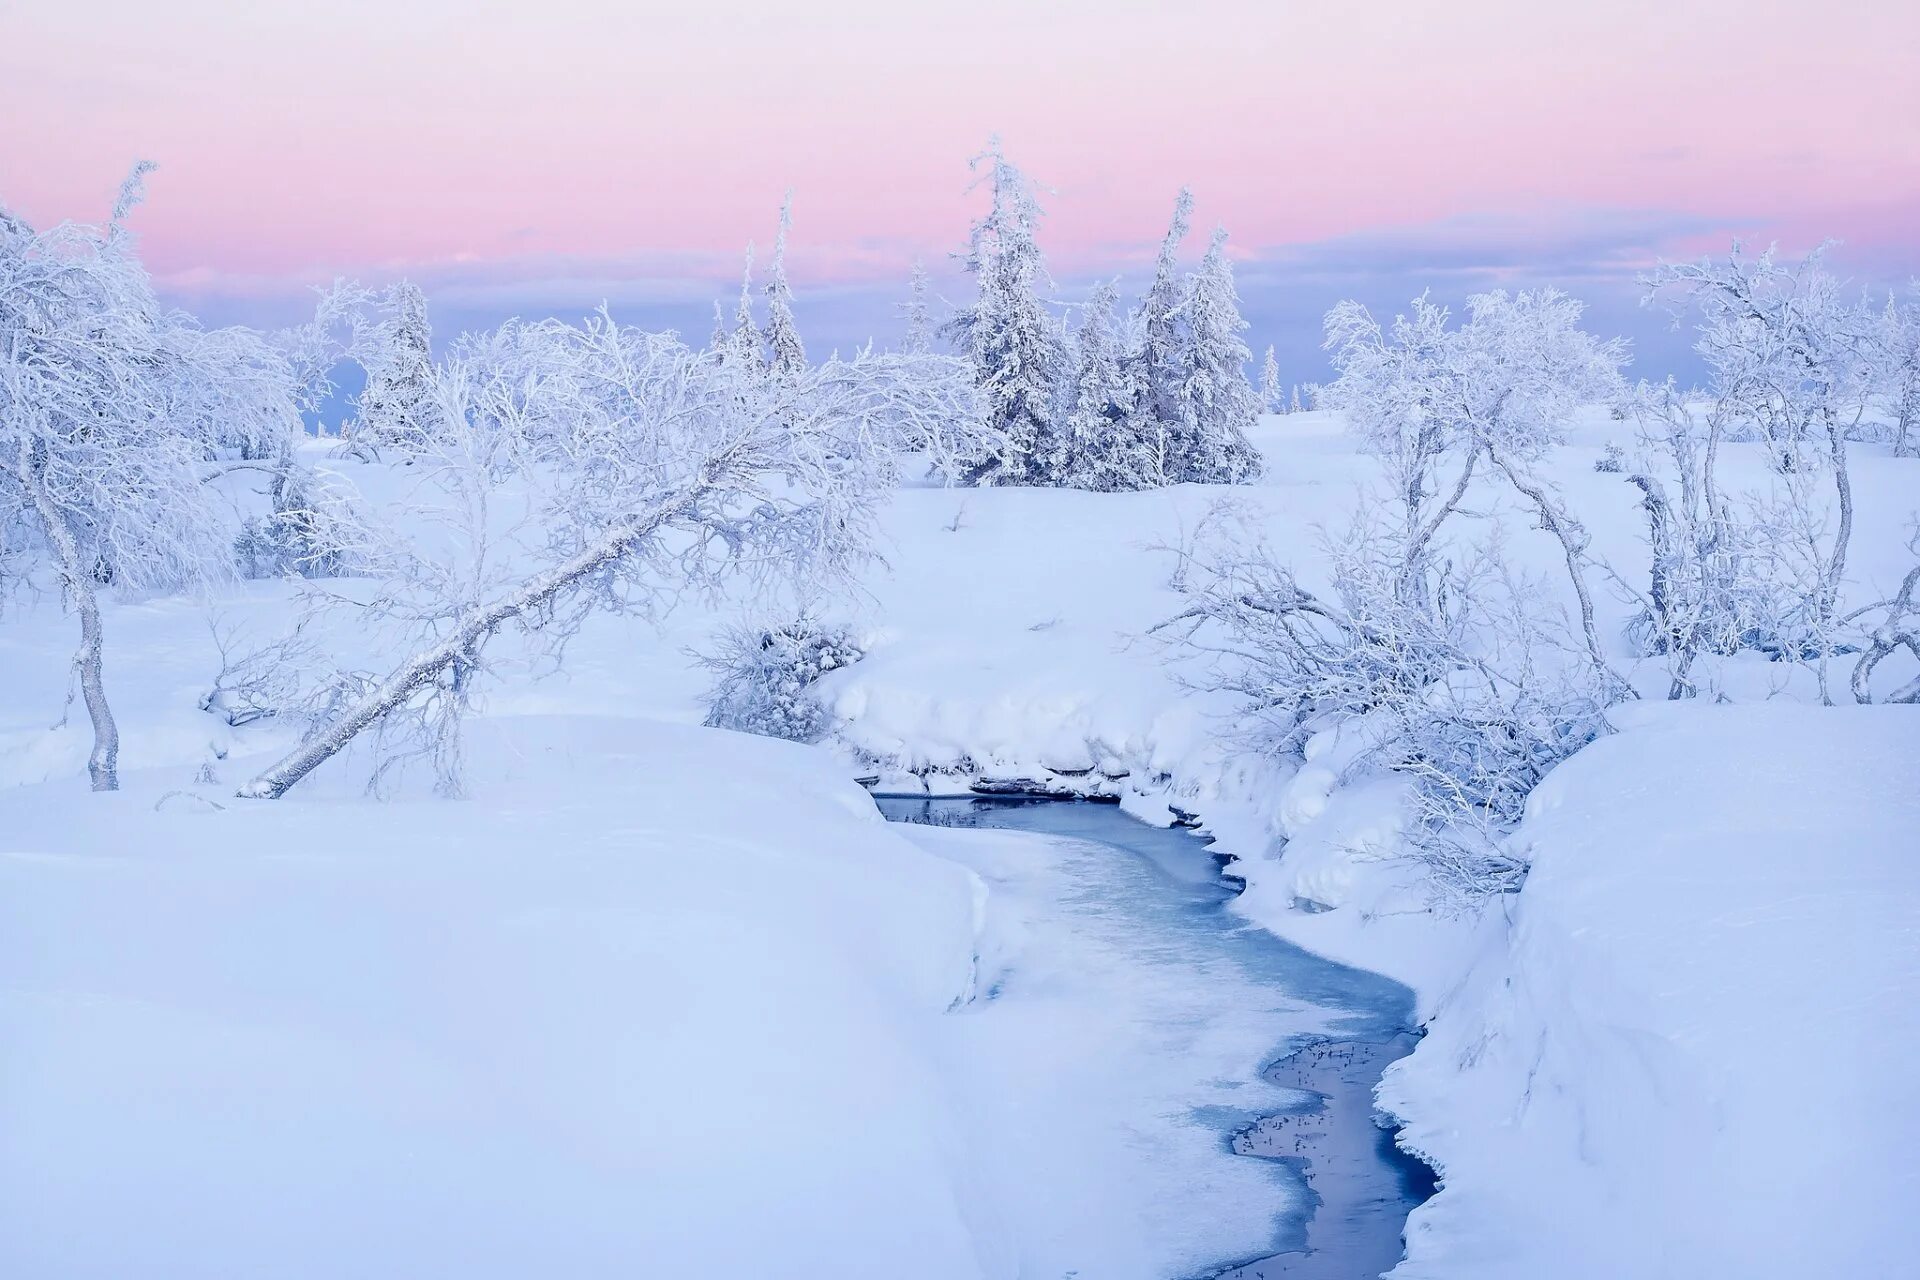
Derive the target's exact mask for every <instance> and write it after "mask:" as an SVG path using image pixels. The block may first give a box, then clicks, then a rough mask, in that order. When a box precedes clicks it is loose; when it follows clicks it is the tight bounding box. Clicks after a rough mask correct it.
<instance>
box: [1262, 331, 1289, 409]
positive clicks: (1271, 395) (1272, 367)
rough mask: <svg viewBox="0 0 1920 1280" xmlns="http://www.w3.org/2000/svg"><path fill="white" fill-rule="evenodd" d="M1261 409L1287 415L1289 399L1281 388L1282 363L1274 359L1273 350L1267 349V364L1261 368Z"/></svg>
mask: <svg viewBox="0 0 1920 1280" xmlns="http://www.w3.org/2000/svg"><path fill="white" fill-rule="evenodd" d="M1260 407H1261V408H1262V409H1264V410H1266V411H1267V412H1268V413H1285V412H1286V411H1287V397H1286V392H1285V390H1284V389H1283V388H1282V387H1281V386H1280V362H1279V361H1278V360H1276V359H1275V358H1274V355H1273V348H1272V347H1271V346H1269V347H1268V348H1267V359H1266V363H1265V364H1263V365H1261V366H1260Z"/></svg>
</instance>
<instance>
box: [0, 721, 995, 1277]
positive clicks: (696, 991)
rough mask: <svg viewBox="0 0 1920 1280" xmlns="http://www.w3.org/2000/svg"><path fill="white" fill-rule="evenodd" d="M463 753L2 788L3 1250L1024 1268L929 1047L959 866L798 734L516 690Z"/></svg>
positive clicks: (322, 1263) (605, 1266) (226, 1266)
mask: <svg viewBox="0 0 1920 1280" xmlns="http://www.w3.org/2000/svg"><path fill="white" fill-rule="evenodd" d="M474 764H475V782H476V785H475V787H474V793H475V794H476V795H478V796H481V797H484V798H483V799H479V800H474V801H469V802H438V801H426V802H417V803H415V802H397V803H392V804H374V803H368V802H365V801H362V800H358V799H346V798H343V797H339V796H328V795H326V794H324V792H321V793H316V795H315V796H313V797H310V798H306V799H292V798H290V799H288V800H286V801H282V802H278V803H263V802H241V801H233V800H230V799H227V794H228V789H226V788H219V787H201V788H198V790H199V791H200V792H201V793H202V794H204V795H206V796H210V797H215V798H217V799H219V800H220V801H221V802H223V803H225V804H226V805H227V807H226V808H225V809H223V810H216V809H213V808H212V807H210V806H209V805H208V804H207V803H205V802H202V801H196V800H193V799H191V798H189V797H186V796H184V795H178V794H176V795H174V796H172V797H171V798H169V799H165V800H164V801H163V802H162V803H160V805H159V808H158V810H157V811H156V801H159V800H161V793H162V792H163V791H164V790H166V789H167V788H171V787H178V786H181V785H183V784H184V783H185V779H184V777H180V778H175V777H173V776H172V775H171V774H168V773H163V774H159V775H156V774H138V773H136V774H134V775H132V776H131V777H130V778H128V780H127V781H128V784H129V785H128V789H127V790H126V791H124V792H122V793H120V794H118V795H114V796H107V797H100V796H93V797H89V796H87V794H86V793H85V792H84V791H83V790H82V789H81V787H82V785H83V784H82V783H81V782H79V781H78V780H75V779H71V778H70V779H68V780H66V781H63V782H60V783H56V784H48V785H45V786H36V787H22V788H16V789H13V790H11V791H7V792H3V793H0V832H4V835H0V974H4V982H3V983H0V1133H4V1134H5V1135H6V1138H5V1141H4V1142H0V1273H4V1274H7V1275H10V1276H23V1277H24V1276H34V1277H55V1276H58V1277H63V1278H68V1280H78V1278H80V1277H101V1278H102V1280H105V1278H107V1277H115V1278H118V1277H125V1276H135V1275H137V1276H147V1277H156V1278H158V1277H167V1276H177V1277H182V1278H183V1280H184V1278H185V1277H194V1278H195V1280H209V1278H212V1277H230V1276H231V1277H237V1276H243V1275H244V1276H253V1275H263V1274H269V1275H273V1276H276V1277H299V1276H313V1277H337V1276H345V1275H357V1276H396V1277H398V1276H420V1275H460V1276H530V1275H615V1274H627V1275H693V1274H707V1275H754V1274H764V1275H821V1276H825V1275H890V1274H898V1272H899V1268H900V1267H902V1266H908V1267H910V1269H912V1270H913V1271H914V1272H915V1273H916V1274H921V1275H929V1276H951V1277H974V1276H982V1275H989V1274H1005V1271H1004V1269H996V1267H995V1266H994V1263H993V1259H992V1258H991V1257H990V1256H989V1257H981V1256H980V1250H982V1249H986V1250H989V1251H990V1250H992V1249H994V1248H996V1247H998V1248H1004V1247H1005V1246H1004V1244H1003V1243H1002V1242H999V1241H997V1240H996V1238H995V1236H994V1235H993V1233H992V1232H990V1231H985V1232H983V1231H979V1230H977V1227H978V1226H979V1224H978V1223H977V1222H976V1221H974V1220H973V1216H972V1215H989V1214H990V1213H991V1200H990V1196H989V1195H988V1193H987V1191H986V1190H985V1189H983V1188H980V1187H977V1186H969V1185H967V1184H966V1182H965V1180H964V1179H965V1175H966V1171H967V1170H968V1168H969V1167H970V1162H971V1157H970V1155H969V1142H970V1138H969V1136H968V1129H969V1124H968V1122H967V1120H966V1117H965V1116H964V1115H962V1114H961V1113H960V1104H959V1102H958V1100H957V1099H958V1097H959V1095H958V1094H957V1092H956V1091H955V1089H954V1088H953V1081H952V1079H951V1076H950V1071H951V1065H952V1064H951V1063H950V1061H948V1060H947V1059H945V1058H943V1057H942V1055H941V1053H940V1052H939V1047H938V1046H939V1042H938V1039H937V1037H938V1034H939V1029H940V1024H941V1022H942V1019H943V1017H944V1014H945V1010H946V1009H947V1008H948V1006H949V1005H950V1004H952V1003H953V1001H954V1000H955V999H956V998H958V997H960V996H962V995H963V994H964V992H965V990H966V988H967V983H968V981H969V969H970V964H971V954H972V950H973V939H972V931H973V927H974V924H973V913H974V891H975V884H976V881H975V880H974V878H973V877H972V876H971V875H970V873H968V872H966V871H965V870H963V869H961V868H960V867H958V866H955V865H954V864H952V863H950V862H947V861H944V860H941V859H938V858H935V857H931V856H928V855H925V854H922V853H921V852H920V851H919V850H918V849H916V848H915V846H914V845H912V844H911V843H909V842H907V841H905V840H903V839H901V838H899V837H898V836H897V835H896V834H895V832H894V830H893V829H890V828H888V827H887V826H886V825H885V824H883V823H882V822H881V820H880V818H879V816H878V815H877V814H876V813H874V811H873V807H872V804H871V802H870V801H868V800H867V798H866V797H865V796H864V795H863V794H862V793H861V792H860V791H859V789H858V788H857V787H854V786H853V785H852V784H851V783H849V782H847V781H846V780H845V779H844V778H843V777H840V776H838V773H839V771H838V770H837V769H836V768H835V767H834V766H833V764H832V762H831V761H830V760H828V759H826V758H825V757H824V756H822V755H821V754H819V753H817V752H811V751H807V750H803V749H799V748H794V747H790V746H788V745H786V744H781V743H771V742H767V741H764V740H759V739H751V738H745V737H741V736H738V735H731V734H722V733H719V732H714V731H702V730H693V729H677V728H672V727H665V726H659V725H646V724H640V723H632V722H620V721H612V720H594V719H588V718H582V717H569V718H556V719H545V720H542V719H511V720H502V721H495V722H482V723H481V724H479V725H477V726H476V728H475V732H474ZM748 798H751V801H752V803H743V800H746V799H748Z"/></svg>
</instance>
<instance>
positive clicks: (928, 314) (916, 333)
mask: <svg viewBox="0 0 1920 1280" xmlns="http://www.w3.org/2000/svg"><path fill="white" fill-rule="evenodd" d="M902 310H904V311H905V312H906V316H907V336H906V338H905V339H904V340H903V341H902V342H901V344H900V349H901V351H903V352H905V353H906V354H907V355H910V356H923V355H926V354H927V353H928V352H929V351H931V350H933V309H932V307H931V306H930V305H929V304H928V302H927V268H926V266H925V264H923V263H922V262H921V261H920V260H919V259H918V258H915V259H914V260H913V283H912V284H911V285H909V286H908V289H907V301H906V305H905V306H904V307H903V308H902Z"/></svg>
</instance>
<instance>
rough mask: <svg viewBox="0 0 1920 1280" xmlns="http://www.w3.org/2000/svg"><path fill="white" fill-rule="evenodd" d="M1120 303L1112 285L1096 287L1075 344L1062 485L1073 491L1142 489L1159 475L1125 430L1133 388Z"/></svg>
mask: <svg viewBox="0 0 1920 1280" xmlns="http://www.w3.org/2000/svg"><path fill="white" fill-rule="evenodd" d="M1118 303H1119V294H1118V293H1117V291H1116V290H1115V289H1114V286H1113V284H1112V282H1111V281H1102V282H1101V283H1100V284H1098V285H1096V286H1095V287H1094V290H1093V295H1092V297H1090V298H1089V299H1088V300H1087V305H1086V308H1085V310H1084V312H1083V314H1082V318H1081V322H1080V332H1079V335H1078V338H1077V340H1076V343H1075V346H1076V348H1077V350H1078V353H1079V357H1080V364H1079V369H1078V370H1077V372H1076V374H1075V376H1074V378H1073V407H1072V410H1071V412H1070V413H1069V414H1068V417H1067V425H1066V431H1065V432H1064V433H1063V442H1064V443H1063V449H1062V454H1063V456H1062V459H1061V480H1062V483H1065V484H1068V485H1072V486H1074V487H1075V488H1080V489H1095V490H1100V491H1102V492H1114V491H1118V490H1126V489H1138V488H1142V487H1144V485H1145V484H1146V483H1148V480H1147V477H1149V476H1151V475H1153V474H1154V473H1155V465H1154V464H1155V460H1154V459H1151V458H1144V457H1142V456H1140V455H1141V447H1140V444H1141V442H1140V441H1139V440H1138V439H1137V438H1136V437H1135V436H1134V435H1133V434H1132V433H1131V432H1130V431H1129V430H1128V429H1127V427H1128V416H1129V409H1130V399H1129V397H1130V394H1131V385H1130V383H1129V382H1128V379H1127V374H1126V369H1125V367H1124V365H1123V363H1122V354H1121V350H1120V340H1119V334H1118V333H1117V332H1116V331H1115V325H1116V320H1115V314H1114V313H1115V310H1116V308H1117V307H1118Z"/></svg>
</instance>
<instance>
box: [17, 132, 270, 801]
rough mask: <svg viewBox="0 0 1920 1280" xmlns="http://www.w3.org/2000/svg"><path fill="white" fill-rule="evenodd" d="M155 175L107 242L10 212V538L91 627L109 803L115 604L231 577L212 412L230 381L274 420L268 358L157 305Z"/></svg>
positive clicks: (129, 196) (86, 647)
mask: <svg viewBox="0 0 1920 1280" xmlns="http://www.w3.org/2000/svg"><path fill="white" fill-rule="evenodd" d="M150 168H151V166H150V165H139V166H136V167H135V169H134V171H133V173H132V175H131V176H130V177H129V178H128V179H127V182H126V184H125V185H124V186H123V187H122V188H121V191H120V196H119V199H118V200H117V201H116V202H115V204H114V209H113V215H112V218H111V220H110V221H109V222H108V224H107V226H106V227H105V228H96V227H89V226H79V225H76V224H72V223H62V224H61V225H59V226H56V227H54V228H52V229H51V230H49V231H45V232H35V231H34V230H33V229H32V228H30V227H29V226H28V225H27V224H26V223H25V222H23V221H21V220H20V219H18V218H16V217H13V216H11V215H9V214H4V213H0V527H5V526H7V525H12V526H13V527H16V528H19V529H22V530H23V531H24V532H25V534H26V536H27V537H30V538H31V539H33V540H34V542H35V544H36V545H37V547H38V548H39V549H41V550H44V552H45V553H46V555H47V557H48V559H49V560H50V561H51V564H52V568H53V570H54V573H55V575H56V577H57V579H58V581H59V584H60V588H61V593H62V595H63V597H64V598H65V601H66V603H67V605H68V607H69V608H71V609H72V610H73V611H74V612H75V613H76V614H77V615H78V617H79V621H80V647H79V649H78V651H77V652H76V653H75V655H74V673H75V676H76V678H77V681H78V684H79V688H80V693H81V697H82V700H83V701H84V703H85V705H86V708H87V714H88V717H89V719H90V720H91V722H92V727H93V750H92V754H91V756H90V757H89V759H88V762H87V770H88V774H89V776H90V778H91V781H92V784H93V787H94V789H95V790H97V791H104V790H112V789H114V788H115V787H116V786H117V785H118V760H119V747H120V737H119V730H118V727H117V726H116V724H115V721H114V717H113V711H112V708H111V706H110V705H109V703H108V701H107V694H106V682H105V678H104V667H105V656H104V655H105V636H104V630H103V618H102V610H101V607H100V592H101V590H102V589H103V588H106V587H109V586H112V587H117V588H122V589H131V590H140V589H148V588H159V587H169V586H177V585H180V584H183V583H187V582H191V581H194V580H196V579H199V578H202V577H206V576H212V575H217V574H218V573H220V572H222V571H224V570H225V568H226V567H227V564H228V561H227V546H226V537H225V534H224V532H223V530H222V528H221V524H220V519H219V512H218V509H217V507H216V506H215V503H214V499H213V496H212V494H211V491H210V490H209V488H208V487H207V485H206V484H205V483H204V482H203V479H204V477H203V463H204V461H205V460H206V457H207V452H208V443H209V441H208V436H207V431H208V427H209V424H208V422H207V420H206V417H205V410H206V409H207V407H208V406H209V405H212V404H215V403H218V402H219V396H220V395H221V394H222V393H221V392H220V391H218V390H216V389H210V388H209V387H208V386H207V385H205V384H209V383H218V382H220V381H221V380H224V379H231V380H233V383H235V384H240V385H242V386H243V387H244V388H246V391H245V394H244V395H243V396H242V397H241V401H242V402H243V403H247V404H251V405H253V407H254V409H255V410H259V409H260V408H261V405H260V403H259V402H258V401H257V399H256V396H257V393H258V387H259V384H260V379H259V378H258V377H257V370H255V369H254V368H252V367H251V365H250V364H249V363H248V362H249V361H252V360H254V359H255V358H256V357H260V353H259V351H258V349H256V347H255V346H254V344H251V343H246V344H243V343H240V342H239V341H238V340H237V337H236V335H231V334H229V335H226V336H225V337H219V336H216V335H208V334H205V333H202V332H201V331H199V330H198V329H197V328H196V327H194V326H193V325H192V323H191V321H189V320H188V319H186V318H185V317H182V316H179V315H177V314H174V313H170V312H168V311H166V310H165V309H163V308H162V307H161V306H160V304H159V303H158V301H157V300H156V299H155V297H154V295H153V290H152V286H151V284H150V282H149V280H148V277H147V272H146V270H145V268H144V267H143V266H142V265H141V262H140V259H139V257H138V255H137V254H136V253H135V250H134V244H133V238H132V236H131V235H130V233H129V232H128V231H127V230H126V227H125V219H126V216H127V214H128V212H129V211H130V210H131V209H132V208H133V206H134V205H135V204H136V203H137V202H138V201H139V199H140V194H141V183H142V180H143V179H144V177H145V175H146V173H147V172H148V170H149V169H150ZM241 351H243V358H241V359H236V352H241ZM260 358H264V357H260ZM275 385H281V386H284V385H285V382H284V380H279V381H278V382H276V383H275ZM268 407H270V406H268ZM288 412H290V409H288V408H285V407H282V409H281V410H280V411H279V412H278V413H275V414H271V415H270V416H271V417H274V418H276V419H283V418H284V416H285V414H286V413H288Z"/></svg>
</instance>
